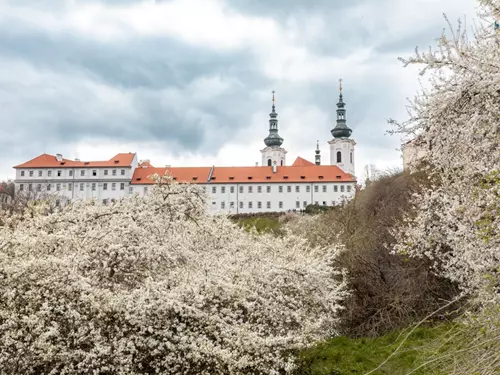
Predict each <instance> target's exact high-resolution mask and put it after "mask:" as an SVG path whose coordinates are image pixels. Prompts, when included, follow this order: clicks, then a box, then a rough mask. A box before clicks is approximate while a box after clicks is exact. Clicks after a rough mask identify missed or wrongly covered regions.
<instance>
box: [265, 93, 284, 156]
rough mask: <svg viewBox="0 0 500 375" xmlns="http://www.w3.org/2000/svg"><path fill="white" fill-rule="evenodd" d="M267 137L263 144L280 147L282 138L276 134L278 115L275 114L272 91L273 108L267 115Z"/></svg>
mask: <svg viewBox="0 0 500 375" xmlns="http://www.w3.org/2000/svg"><path fill="white" fill-rule="evenodd" d="M269 117H270V118H269V135H268V136H267V137H266V138H264V143H265V144H266V146H267V147H276V148H278V147H281V145H282V144H283V138H281V137H280V136H279V134H278V119H277V117H278V114H277V113H276V108H275V106H274V91H273V107H272V111H271V113H270V114H269Z"/></svg>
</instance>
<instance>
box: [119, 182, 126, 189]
mask: <svg viewBox="0 0 500 375" xmlns="http://www.w3.org/2000/svg"><path fill="white" fill-rule="evenodd" d="M120 190H125V182H122V183H120Z"/></svg>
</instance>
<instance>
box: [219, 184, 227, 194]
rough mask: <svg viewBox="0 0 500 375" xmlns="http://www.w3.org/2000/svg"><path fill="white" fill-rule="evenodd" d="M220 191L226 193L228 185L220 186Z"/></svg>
mask: <svg viewBox="0 0 500 375" xmlns="http://www.w3.org/2000/svg"><path fill="white" fill-rule="evenodd" d="M220 192H221V194H226V187H225V186H222V187H221V188H220Z"/></svg>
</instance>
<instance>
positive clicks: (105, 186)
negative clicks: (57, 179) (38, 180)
mask: <svg viewBox="0 0 500 375" xmlns="http://www.w3.org/2000/svg"><path fill="white" fill-rule="evenodd" d="M24 185H25V184H19V190H20V191H24ZM26 185H27V187H28V191H33V185H34V184H26ZM108 185H111V190H116V186H117V183H116V182H112V183H110V184H108V183H107V182H104V183H103V184H102V190H108ZM78 186H79V188H80V191H84V190H85V183H83V182H82V183H75V187H78ZM53 188H54V190H53ZM61 188H62V189H63V190H64V189H66V184H47V185H46V186H45V191H61ZM90 188H91V190H92V191H96V190H97V183H95V182H93V183H92V184H91V187H90ZM72 190H73V184H68V191H72ZM120 190H125V183H124V182H121V183H120ZM36 191H42V184H36Z"/></svg>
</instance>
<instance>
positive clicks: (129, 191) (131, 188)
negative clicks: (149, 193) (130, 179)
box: [128, 186, 134, 194]
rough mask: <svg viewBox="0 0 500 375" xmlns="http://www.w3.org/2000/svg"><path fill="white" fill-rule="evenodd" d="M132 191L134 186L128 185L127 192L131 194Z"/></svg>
mask: <svg viewBox="0 0 500 375" xmlns="http://www.w3.org/2000/svg"><path fill="white" fill-rule="evenodd" d="M133 192H134V188H133V187H132V186H129V187H128V193H129V194H132V193H133Z"/></svg>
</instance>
